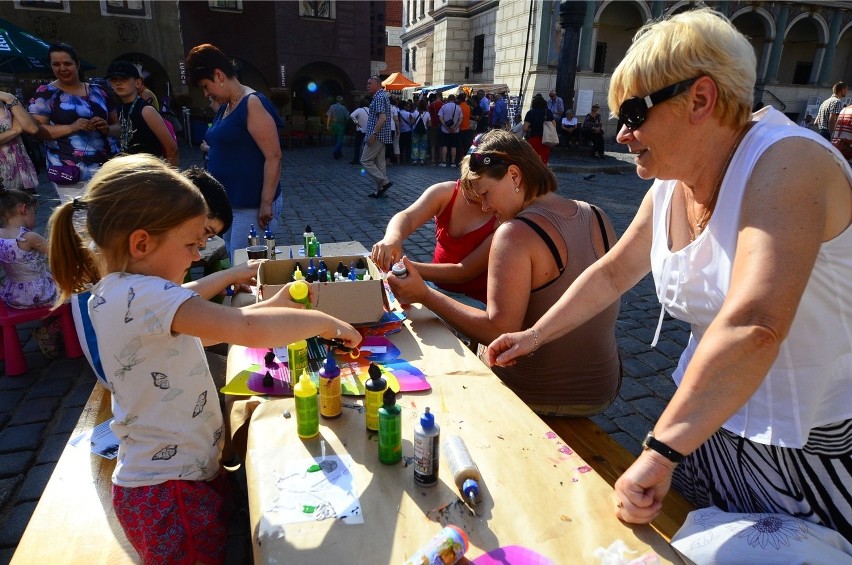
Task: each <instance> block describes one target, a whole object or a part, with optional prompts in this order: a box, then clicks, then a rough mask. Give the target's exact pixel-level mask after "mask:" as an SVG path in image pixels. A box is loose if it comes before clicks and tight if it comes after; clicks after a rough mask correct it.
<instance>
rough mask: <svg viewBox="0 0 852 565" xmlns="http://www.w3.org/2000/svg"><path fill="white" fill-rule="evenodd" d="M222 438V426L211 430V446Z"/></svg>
mask: <svg viewBox="0 0 852 565" xmlns="http://www.w3.org/2000/svg"><path fill="white" fill-rule="evenodd" d="M220 439H222V426H219V429H218V430H216V431H215V432H213V446H214V447H215V446H216V445H217V444H218V443H219V440H220Z"/></svg>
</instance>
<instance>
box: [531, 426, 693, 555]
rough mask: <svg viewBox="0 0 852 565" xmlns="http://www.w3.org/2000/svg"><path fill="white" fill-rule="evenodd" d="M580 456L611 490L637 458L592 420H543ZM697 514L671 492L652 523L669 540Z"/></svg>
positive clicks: (684, 501)
mask: <svg viewBox="0 0 852 565" xmlns="http://www.w3.org/2000/svg"><path fill="white" fill-rule="evenodd" d="M542 419H543V420H544V423H545V424H547V425H548V426H550V429H552V430H553V431H554V432H556V433H557V434H559V437H561V438H562V439H563V440H564V441H565V443H567V444H568V445H569V446H571V449H573V450H574V451H576V452H577V454H578V455H580V457H582V458H583V459H584V460H585V461H586V462H588V464H589V466H590V467H592V468H593V469H594V470H595V471H596V472H597V473H598V474H599V475H600V476H601V478H603V480H605V481H606V482H607V484H609V485H610V486H614V485H615V481H617V480H618V478H619V477H620V476H621V474H622V473H624V471H626V470H627V468H628V467H630V465H632V464H633V461H635V460H636V458H635V457H634V456H633V455H632V454H631V453H630V452H629V451H627V450H626V449H624V448H623V447H622V446H621V445H619V443H618V442H616V441H615V440H614V439H612V438H611V437H609V436H608V435H607V434H606V433H604V431H603V430H602V429H600V428H599V427H598V426H597V425H595V423H594V422H592V421H591V420H589V419H588V418H554V417H549V418H548V417H546V418H542ZM693 510H695V506H693V505H692V504H691V503H690V502H689V501H687V500H686V499H685V498H684V497H683V496H681V494H680V493H678V492H676V491H674V490H670V491H669V494H668V495H666V498H665V499H664V500H663V510H662V512H661V513H660V515H659V516H657V518H656V519H655V520H654V521H653V522H652V523H651V526H653V528H654V529H655V530H657V531H658V532H659V533H660V534H661V535H662V536H663V537H665V538H666V539H667V540H671V539H672V536H673V535H675V533H676V532H677V531H678V530H679V529H680V527H681V526H682V525H683V523H684V522H685V521H686V515H687V514H689V513H690V512H691V511H693Z"/></svg>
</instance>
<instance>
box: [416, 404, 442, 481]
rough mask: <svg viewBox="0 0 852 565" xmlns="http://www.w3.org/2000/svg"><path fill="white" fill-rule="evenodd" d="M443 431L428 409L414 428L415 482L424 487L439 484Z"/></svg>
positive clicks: (427, 408)
mask: <svg viewBox="0 0 852 565" xmlns="http://www.w3.org/2000/svg"><path fill="white" fill-rule="evenodd" d="M440 441H441V429H440V427H439V426H438V424H436V423H435V416H434V415H433V414H432V412H431V411H430V410H429V407H428V406H427V407H426V410H425V411H424V412H423V415H422V416H420V422H419V423H418V424H417V425H416V426H414V482H415V483H417V484H418V485H420V486H423V487H431V486H433V485H435V484H437V483H438V461H439V459H440V457H439V455H440Z"/></svg>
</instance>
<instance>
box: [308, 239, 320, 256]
mask: <svg viewBox="0 0 852 565" xmlns="http://www.w3.org/2000/svg"><path fill="white" fill-rule="evenodd" d="M319 249H320V244H319V240H318V239H317V236H315V235H312V236H311V240H310V241H309V242H308V257H319V256H320V250H319Z"/></svg>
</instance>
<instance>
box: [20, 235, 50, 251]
mask: <svg viewBox="0 0 852 565" xmlns="http://www.w3.org/2000/svg"><path fill="white" fill-rule="evenodd" d="M18 247H20V248H21V249H23V250H24V251H33V250H35V251H38V252H39V253H43V254H45V255H47V240H46V239H44V237H42V236H41V235H40V234H37V233H36V232H34V231H28V232H26V233H25V234H23V235H21V237H19V238H18Z"/></svg>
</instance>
